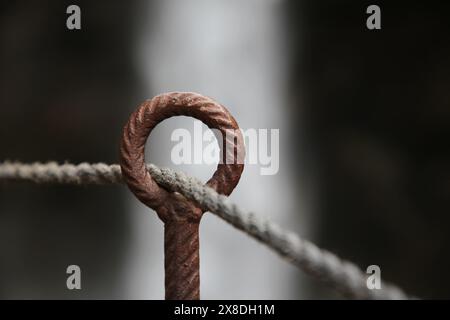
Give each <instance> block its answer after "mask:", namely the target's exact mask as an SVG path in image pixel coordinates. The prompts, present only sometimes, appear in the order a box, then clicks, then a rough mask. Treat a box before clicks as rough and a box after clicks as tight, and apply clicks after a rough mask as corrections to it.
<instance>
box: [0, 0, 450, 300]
mask: <svg viewBox="0 0 450 320" xmlns="http://www.w3.org/2000/svg"><path fill="white" fill-rule="evenodd" d="M71 4H76V5H78V6H79V7H80V8H81V26H82V28H81V30H68V29H67V28H66V19H67V17H68V15H67V14H66V8H67V7H68V6H69V5H71ZM371 4H377V5H379V6H380V8H381V26H382V29H381V30H375V31H370V30H368V29H367V28H366V19H367V17H368V15H367V14H366V8H367V7H368V6H369V5H371ZM449 7H450V5H449V4H446V3H444V2H438V1H428V2H426V4H424V3H423V2H417V3H416V2H414V1H396V2H395V4H394V3H392V1H391V2H390V3H387V2H382V1H377V2H376V3H375V2H374V3H372V2H369V1H357V0H354V1H348V0H347V1H331V0H320V1H312V0H263V1H261V0H244V1H242V0H239V1H238V0H216V1H211V0H184V1H180V0H166V1H162V0H160V1H144V0H132V1H127V2H126V3H125V2H122V3H120V4H119V3H117V2H115V3H111V2H108V1H95V2H93V1H74V2H69V1H56V0H52V1H50V0H47V1H39V2H36V3H35V2H29V1H10V2H3V3H2V4H0V44H1V50H0V161H3V160H19V161H23V162H32V161H49V160H57V161H60V162H64V161H68V162H73V163H79V162H83V161H87V162H108V163H117V162H118V145H119V141H120V135H121V130H122V126H123V125H124V124H125V122H126V121H127V119H128V116H129V114H130V113H131V112H132V111H133V110H134V109H135V108H136V107H137V106H138V105H139V104H140V103H141V102H142V101H144V100H145V99H148V98H151V97H153V96H155V95H157V94H159V93H162V92H169V91H195V92H199V93H201V94H204V95H207V96H210V97H213V98H214V99H215V100H217V101H219V102H220V103H222V104H223V105H225V106H226V107H227V108H228V109H229V110H230V112H231V114H233V116H234V117H235V118H236V120H237V121H238V123H239V125H240V127H241V128H243V129H250V128H254V129H268V130H270V129H279V131H280V140H279V150H280V154H279V161H280V167H279V171H278V172H277V173H276V174H275V175H261V173H260V168H261V166H260V165H247V166H246V168H245V170H244V174H243V176H242V178H241V181H240V183H239V185H238V187H237V188H236V189H235V191H234V192H233V194H232V195H231V198H232V200H233V201H234V202H236V203H237V204H239V205H240V206H241V207H243V208H245V209H248V210H251V211H253V212H256V213H258V214H259V215H261V216H266V217H269V218H270V219H272V220H274V221H276V222H277V223H279V224H280V225H282V226H283V227H286V228H288V229H290V230H292V231H295V232H297V233H299V234H300V235H301V236H302V237H305V238H307V239H310V240H313V241H314V242H316V243H317V244H318V245H320V246H322V247H324V248H326V249H329V250H331V251H333V252H335V253H337V254H338V255H340V256H341V257H343V258H346V259H349V260H352V261H354V262H355V263H357V264H358V265H359V266H361V268H363V269H366V267H367V266H369V265H372V264H376V265H379V266H380V268H381V276H382V279H383V280H386V281H392V282H394V283H396V284H398V285H399V286H401V287H402V288H404V289H405V290H406V291H407V292H409V293H410V294H413V295H417V296H419V297H423V298H450V279H449V278H447V277H446V276H445V274H446V271H447V270H448V269H449V268H450V257H449V256H448V252H449V249H450V234H449V233H448V231H447V230H448V225H449V223H450V216H449V213H450V168H449V161H450V152H449V151H450V149H449V147H450V146H449V139H450V126H449V124H450V94H449V87H450V58H449V57H450V43H449V40H448V39H449V34H450V20H449V19H448V17H447V16H446V13H447V12H449V11H448V10H449V9H450V8H449ZM193 126H194V121H193V120H192V119H189V118H185V117H180V118H173V119H169V120H167V121H165V122H164V123H161V124H160V125H158V127H157V128H156V129H155V131H154V132H153V133H152V135H151V137H150V138H149V140H148V142H147V150H146V152H147V153H146V157H147V159H148V160H149V161H150V162H153V163H156V164H157V165H161V166H169V167H171V168H174V169H177V170H183V171H185V172H187V173H189V174H191V175H193V176H196V177H198V178H201V179H202V180H204V181H206V180H207V179H208V178H209V177H210V176H211V175H212V173H213V172H214V170H215V168H214V166H207V165H174V164H173V163H172V161H171V159H170V152H171V148H172V147H173V146H174V143H173V142H172V141H171V139H170V138H171V133H172V132H173V130H174V129H177V128H185V129H187V130H189V131H192V130H193ZM205 130H206V129H205ZM72 264H76V265H79V266H80V268H81V272H82V280H81V283H82V289H81V290H72V291H70V290H68V289H67V288H66V278H67V276H68V275H67V274H66V268H67V266H69V265H72ZM201 280H202V282H201V286H202V287H201V293H202V298H204V299H309V298H340V297H339V296H337V295H335V293H334V292H332V291H330V290H329V289H327V288H325V287H324V286H323V285H322V284H320V283H318V282H317V281H315V280H313V279H310V278H308V277H306V276H304V275H303V274H302V273H301V272H300V271H299V270H297V269H295V268H294V267H292V266H291V265H289V264H288V263H287V262H285V261H282V260H280V259H279V258H278V257H277V256H276V255H274V254H273V253H272V252H271V251H269V250H267V248H265V247H263V246H262V245H260V244H259V243H257V242H255V241H254V240H252V239H249V238H248V237H247V236H245V235H244V234H242V233H241V232H238V231H236V230H234V229H233V228H232V227H231V226H229V225H228V224H226V223H224V222H223V221H221V220H220V219H219V218H217V217H216V216H214V215H211V214H206V215H205V216H204V218H203V219H202V224H201ZM163 297H164V273H163V224H162V222H160V221H159V219H158V218H157V216H156V214H155V213H154V212H153V211H152V210H151V209H149V208H147V207H145V206H144V205H142V204H141V203H140V202H139V201H138V200H137V199H136V198H135V197H134V196H133V195H132V194H131V193H130V192H129V191H128V189H126V188H125V187H123V186H102V187H96V186H86V187H70V186H37V185H32V184H25V183H15V184H8V185H6V184H0V298H3V299H34V298H40V299H50V298H61V299H121V298H122V299H162V298H163Z"/></svg>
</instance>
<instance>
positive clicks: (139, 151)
mask: <svg viewBox="0 0 450 320" xmlns="http://www.w3.org/2000/svg"><path fill="white" fill-rule="evenodd" d="M173 116H190V117H194V118H196V119H198V120H201V121H202V122H203V123H205V124H206V125H207V126H208V127H209V128H211V129H218V130H220V132H221V134H222V139H223V140H222V141H223V143H222V148H225V151H224V150H222V160H223V161H222V162H221V163H219V164H218V166H217V170H216V172H215V173H214V175H213V176H212V178H211V179H210V180H209V181H208V182H207V185H208V186H209V187H211V188H213V189H215V190H216V191H217V192H218V193H221V194H225V195H229V194H230V193H231V192H232V191H233V189H234V188H235V186H236V185H237V183H238V182H239V179H240V176H241V174H242V171H243V169H244V165H243V161H238V160H239V159H242V160H243V158H244V153H245V148H244V142H243V138H242V134H241V132H240V130H239V127H238V125H237V123H236V120H235V119H234V118H233V117H232V116H231V114H230V113H229V111H228V110H227V109H226V108H225V107H224V106H222V105H220V104H219V103H217V102H215V101H214V100H212V99H211V98H208V97H205V96H202V95H200V94H198V93H192V92H171V93H164V94H161V95H158V96H156V97H154V98H153V99H151V100H147V101H145V102H144V103H142V104H141V105H140V106H139V108H138V109H137V110H136V111H135V112H133V113H132V114H131V116H130V118H129V120H128V123H127V124H126V125H125V127H124V130H123V136H122V142H121V146H120V166H121V168H122V173H123V176H124V178H125V181H126V183H127V185H128V187H129V188H130V190H131V191H132V192H133V193H134V194H135V195H136V197H137V198H138V199H139V200H140V201H141V202H143V203H144V204H145V205H147V206H149V207H151V208H153V209H154V210H156V211H157V213H158V216H159V217H160V218H161V219H162V220H163V221H164V222H166V221H167V220H169V219H172V218H173V217H171V216H168V215H169V214H170V212H174V211H177V212H182V213H183V214H185V215H186V214H187V213H186V212H188V214H192V216H191V217H186V218H190V219H195V220H199V219H200V218H201V215H202V213H203V211H201V210H200V209H198V208H197V206H196V205H195V204H192V202H190V201H187V200H186V199H185V198H184V197H182V196H181V195H179V194H175V193H170V192H168V191H167V190H166V189H164V188H163V187H160V186H159V185H158V184H157V183H156V182H155V181H154V180H153V178H152V177H151V175H150V174H149V172H148V171H147V169H146V163H145V143H146V141H147V138H148V136H149V135H150V133H151V131H152V130H153V128H154V127H155V126H156V125H157V124H158V123H159V122H161V121H163V120H165V119H167V118H170V117H173ZM230 143H232V146H233V148H230V147H225V146H228V145H227V144H230ZM225 159H226V161H224V160H225ZM230 159H232V160H233V161H232V163H230ZM168 206H171V207H170V208H169V207H168ZM177 208H178V209H177ZM168 212H169V213H168Z"/></svg>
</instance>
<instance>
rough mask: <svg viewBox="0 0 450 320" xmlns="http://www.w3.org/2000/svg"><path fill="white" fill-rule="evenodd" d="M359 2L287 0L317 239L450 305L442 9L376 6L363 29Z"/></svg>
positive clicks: (448, 106)
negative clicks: (314, 186)
mask: <svg viewBox="0 0 450 320" xmlns="http://www.w3.org/2000/svg"><path fill="white" fill-rule="evenodd" d="M369 4H370V3H367V4H365V5H364V4H355V2H350V1H339V2H336V1H302V2H298V1H290V6H289V15H290V20H289V21H290V22H289V23H290V28H289V30H291V32H292V33H291V34H290V35H289V38H290V39H291V40H292V41H293V43H295V44H296V50H293V52H292V56H293V57H294V59H293V61H294V66H295V67H294V68H293V69H292V74H291V79H292V89H293V90H292V91H293V92H301V93H302V96H298V95H297V96H295V94H294V96H295V97H296V98H299V100H300V101H301V105H300V104H299V105H295V107H296V108H301V109H302V115H303V118H302V119H301V120H302V128H304V131H305V132H306V135H307V136H308V139H307V142H306V144H305V145H304V146H303V147H304V148H303V149H304V150H303V151H304V152H306V153H307V152H308V151H312V152H311V153H309V154H310V155H311V156H310V163H311V166H310V167H308V168H307V169H308V170H311V171H312V170H314V175H315V177H316V178H317V179H318V182H319V184H318V185H319V187H318V190H317V192H318V193H317V204H318V210H317V212H316V214H317V215H318V220H319V224H318V226H317V230H318V231H319V233H320V235H319V237H318V240H319V242H320V244H321V245H323V246H325V247H327V248H329V249H332V250H335V251H336V252H338V253H340V254H341V255H342V256H343V257H347V258H350V259H353V260H355V261H356V262H358V263H359V264H360V265H361V266H363V267H365V266H368V265H370V264H378V265H379V266H380V267H381V271H382V277H383V279H384V280H392V281H395V282H396V283H398V284H399V285H401V286H403V287H404V288H405V289H407V290H409V291H410V292H411V293H413V294H416V295H419V296H422V297H435V298H449V297H450V279H449V278H448V277H444V276H443V275H444V274H445V273H446V272H447V270H448V269H449V268H450V256H449V254H448V253H449V252H450V235H449V232H448V226H449V225H450V215H449V212H450V167H449V163H450V151H449V150H450V148H449V141H450V125H449V124H450V94H449V92H450V90H449V89H450V42H449V41H448V35H449V32H450V20H449V19H448V12H449V8H450V6H449V4H444V3H443V2H440V3H438V2H436V1H431V2H427V3H426V4H425V3H421V4H420V5H416V4H415V3H414V1H400V2H397V1H396V2H391V3H390V4H384V3H383V4H380V7H381V17H382V29H381V30H376V31H369V30H367V28H366V18H367V16H368V15H367V14H366V13H365V11H366V8H367V6H368V5H369ZM299 17H301V18H299ZM299 30H300V32H298V31H299ZM304 154H305V153H303V155H304ZM307 154H308V153H307ZM299 156H300V153H299Z"/></svg>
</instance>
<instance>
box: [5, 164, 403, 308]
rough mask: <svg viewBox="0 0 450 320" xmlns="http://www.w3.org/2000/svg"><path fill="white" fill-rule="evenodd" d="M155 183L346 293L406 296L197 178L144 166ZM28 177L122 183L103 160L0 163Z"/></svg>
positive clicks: (10, 174) (19, 177)
mask: <svg viewBox="0 0 450 320" xmlns="http://www.w3.org/2000/svg"><path fill="white" fill-rule="evenodd" d="M147 169H148V171H149V172H150V174H151V175H152V177H153V178H154V179H155V181H156V182H157V183H158V184H160V185H162V186H164V187H165V188H167V189H169V190H171V191H176V192H179V193H181V194H183V195H184V196H185V197H187V198H189V199H191V200H194V201H196V202H197V203H198V204H199V205H200V206H201V208H202V209H204V210H207V211H210V212H212V213H214V214H216V215H218V216H219V217H221V218H222V219H223V220H225V221H227V222H228V223H230V224H231V225H233V226H234V227H236V228H237V229H239V230H242V231H244V232H245V233H247V234H248V235H250V236H251V237H253V238H255V239H257V240H258V241H260V242H261V243H263V244H265V245H266V246H268V247H269V248H271V249H272V250H274V251H275V252H276V253H278V254H279V255H280V256H281V257H283V258H284V259H286V260H287V261H288V262H290V263H292V264H293V265H295V266H297V267H299V268H300V269H302V270H304V271H305V272H306V273H308V274H310V275H312V276H313V277H316V278H318V279H320V280H321V281H323V282H325V283H326V284H327V285H329V286H331V287H333V288H334V289H336V290H337V291H338V292H340V293H342V294H344V295H345V296H347V297H350V298H355V299H408V296H407V295H406V294H405V293H404V292H403V291H402V290H401V289H399V288H398V287H396V286H394V285H392V284H388V283H385V282H383V283H382V289H379V290H377V289H374V290H370V289H368V288H367V285H366V279H367V274H366V273H364V272H363V271H361V270H360V269H359V268H358V267H357V266H356V265H355V264H353V263H351V262H348V261H345V260H342V259H340V258H339V257H337V256H336V255H335V254H333V253H331V252H329V251H327V250H323V249H320V248H318V247H317V246H316V245H315V244H313V243H312V242H309V241H308V240H305V239H302V238H300V237H299V236H298V235H296V234H295V233H292V232H289V231H286V230H283V229H282V228H281V227H280V226H278V225H277V224H275V223H273V222H271V221H269V220H266V219H263V218H261V217H258V216H257V215H255V214H254V213H251V212H245V211H243V210H241V209H240V208H238V207H237V206H236V205H235V204H233V203H232V202H231V201H230V200H229V199H228V198H227V197H226V196H223V195H220V194H218V193H217V192H215V191H214V190H213V189H211V188H209V187H207V186H204V185H203V184H202V183H201V182H200V181H198V180H197V179H195V178H192V177H188V176H187V175H185V174H184V173H181V172H175V171H173V170H171V169H167V168H158V167H157V166H155V165H152V164H149V165H147ZM2 181H31V182H35V183H57V184H75V185H84V184H95V185H104V184H120V183H124V182H123V180H122V174H121V170H120V167H119V166H118V165H106V164H103V163H98V164H88V163H81V164H79V165H73V164H62V165H58V164H57V163H55V162H50V163H46V164H42V163H33V164H22V163H12V162H5V163H1V164H0V182H2Z"/></svg>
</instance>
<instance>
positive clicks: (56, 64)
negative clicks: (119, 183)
mask: <svg viewBox="0 0 450 320" xmlns="http://www.w3.org/2000/svg"><path fill="white" fill-rule="evenodd" d="M70 4H72V3H71V2H68V1H39V2H29V1H13V2H8V3H5V4H2V5H1V6H0V43H1V48H2V49H1V52H0V70H1V72H0V88H1V89H0V159H2V160H3V159H10V160H21V161H36V160H40V161H47V160H58V161H66V160H67V161H71V162H81V161H105V162H117V152H118V151H117V150H118V141H119V137H120V132H121V127H122V125H123V123H124V122H125V121H126V119H127V115H128V113H129V112H130V111H131V110H132V109H133V108H134V106H135V105H136V104H137V102H140V101H139V100H138V99H135V96H134V95H135V92H136V89H137V79H136V76H135V70H134V65H133V64H132V49H133V48H132V44H133V39H134V31H135V30H134V27H135V22H136V19H137V18H136V17H137V16H138V15H137V14H136V12H135V9H136V4H137V1H128V2H127V5H121V6H117V5H112V4H110V3H109V2H107V1H77V4H78V5H79V6H80V7H81V21H82V29H81V30H78V31H69V30H68V29H67V28H66V18H67V16H68V15H67V14H66V8H67V6H69V5H70ZM119 192H120V189H119V188H117V187H101V188H95V187H93V188H92V187H89V188H82V187H60V186H55V187H49V186H35V185H28V184H27V185H22V184H20V185H18V184H15V185H2V186H0V252H1V256H2V258H1V262H0V271H1V272H0V297H1V298H20V299H22V298H115V297H121V296H122V295H121V285H120V284H121V281H122V277H123V274H122V269H123V268H122V264H123V258H124V249H125V248H126V245H127V240H128V238H127V237H128V232H129V223H128V216H127V212H126V210H125V206H124V204H123V200H122V198H121V197H120V194H119ZM71 264H76V265H79V266H80V267H81V270H82V290H80V291H76V292H75V291H69V290H67V288H66V277H67V275H66V268H67V266H68V265H71Z"/></svg>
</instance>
